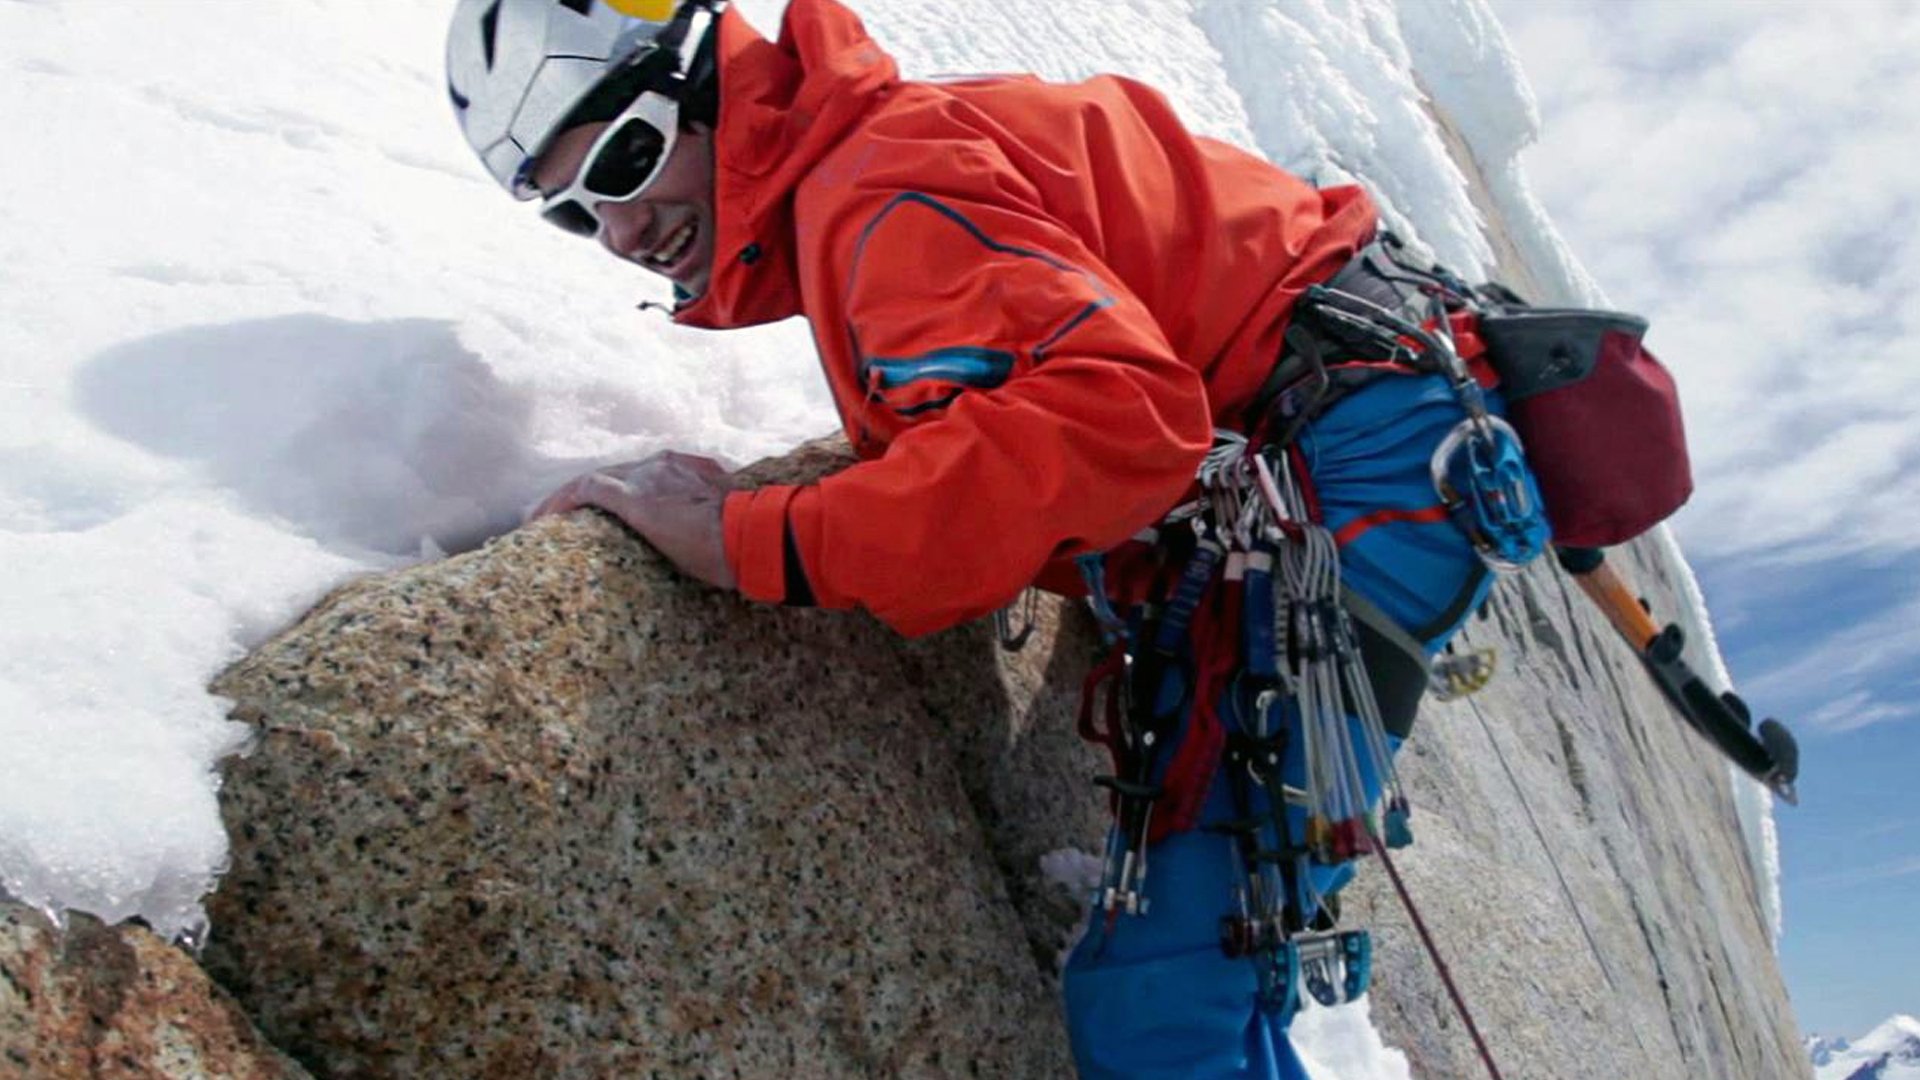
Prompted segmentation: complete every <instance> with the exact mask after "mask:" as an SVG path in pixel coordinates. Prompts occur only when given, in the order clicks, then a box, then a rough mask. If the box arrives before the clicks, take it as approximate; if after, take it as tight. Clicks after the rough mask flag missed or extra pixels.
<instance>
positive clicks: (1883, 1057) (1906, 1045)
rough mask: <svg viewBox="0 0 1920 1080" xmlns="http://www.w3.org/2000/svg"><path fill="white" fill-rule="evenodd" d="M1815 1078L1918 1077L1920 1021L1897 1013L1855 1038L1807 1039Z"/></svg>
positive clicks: (1897, 1079)
mask: <svg viewBox="0 0 1920 1080" xmlns="http://www.w3.org/2000/svg"><path fill="white" fill-rule="evenodd" d="M1807 1049H1808V1052H1809V1054H1810V1055H1811V1056H1812V1058H1813V1065H1814V1072H1813V1075H1814V1080H1920V1020H1916V1019H1914V1018H1913V1017H1911V1016H1906V1015H1896V1016H1893V1017H1891V1018H1889V1019H1888V1020H1887V1021H1886V1022H1885V1023H1883V1024H1881V1025H1880V1026H1879V1027H1877V1028H1874V1029H1873V1030H1872V1031H1870V1032H1868V1033H1867V1034H1865V1035H1863V1036H1861V1037H1860V1038H1858V1039H1855V1040H1852V1041H1849V1040H1847V1039H1840V1038H1819V1037H1815V1038H1812V1039H1809V1040H1808V1046H1807Z"/></svg>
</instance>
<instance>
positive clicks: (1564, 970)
mask: <svg viewBox="0 0 1920 1080" xmlns="http://www.w3.org/2000/svg"><path fill="white" fill-rule="evenodd" d="M1610 561H1612V562H1613V563H1614V564H1615V565H1616V567H1618V568H1619V569H1620V570H1621V571H1622V573H1623V574H1624V575H1626V576H1628V577H1629V578H1630V579H1631V580H1633V581H1635V582H1636V583H1637V584H1638V586H1639V587H1640V590H1641V591H1642V592H1643V593H1644V594H1645V595H1646V597H1647V598H1648V600H1649V601H1650V602H1651V603H1652V605H1653V607H1654V610H1655V611H1656V612H1663V613H1671V612H1676V611H1677V610H1678V605H1679V604H1680V602H1681V601H1680V599H1679V597H1678V596H1677V595H1676V588H1677V586H1676V584H1675V582H1674V581H1673V580H1671V579H1670V577H1669V576H1668V572H1667V570H1666V569H1665V567H1664V564H1663V561H1662V560H1661V559H1660V558H1659V556H1658V548H1657V545H1655V544H1653V543H1651V542H1647V541H1642V542H1639V543H1636V544H1634V545H1631V546H1629V547H1626V548H1619V549H1615V550H1614V551H1613V553H1612V554H1611V556H1610ZM1479 646H1492V647H1494V648H1496V649H1497V650H1498V651H1499V653H1500V658H1501V670H1500V674H1499V676H1498V677H1497V678H1496V679H1495V681H1494V682H1493V684H1492V685H1490V686H1489V687H1488V688H1487V689H1486V690H1484V691H1482V692H1481V693H1479V694H1477V695H1475V696H1474V697H1472V698H1469V699H1467V700H1465V701H1463V702H1457V703H1452V704H1446V705H1440V704H1434V703H1431V702H1430V703H1429V704H1428V705H1427V706H1426V707H1425V708H1424V709H1423V710H1422V716H1421V720H1420V726H1419V727H1418V728H1417V729H1416V731H1415V733H1414V737H1413V742H1412V743H1411V745H1410V751H1409V752H1408V753H1405V754H1403V755H1402V758H1401V760H1402V762H1403V776H1404V777H1405V778H1406V780H1407V781H1408V783H1409V785H1410V787H1411V788H1412V790H1413V791H1414V793H1415V798H1416V800H1417V801H1418V808H1417V810H1416V814H1415V821H1414V832H1415V837H1416V841H1417V842H1416V843H1415V845H1414V847H1412V848H1411V849H1408V850H1407V851H1406V852H1404V853H1402V854H1401V855H1400V857H1399V858H1398V859H1397V860H1396V862H1397V865H1398V866H1399V868H1400V870H1401V873H1402V874H1403V875H1404V876H1405V877H1406V879H1407V884H1408V890H1409V892H1410V893H1411V894H1412V895H1413V898H1414V901H1415V903H1416V904H1418V905H1419V906H1420V909H1421V913H1422V915H1423V916H1424V918H1425V920H1426V922H1427V924H1428V926H1429V927H1430V928H1431V929H1433V931H1434V934H1435V936H1436V937H1437V938H1438V939H1439V945H1440V948H1441V950H1442V955H1443V956H1444V958H1445V959H1446V961H1447V963H1448V966H1449V968H1450V970H1451V971H1452V973H1453V976H1454V978H1455V980H1456V981H1457V982H1458V983H1459V984H1460V988H1461V991H1462V994H1463V995H1464V997H1465V998H1466V1000H1467V1002H1468V1004H1469V1006H1470V1007H1471V1008H1472V1010H1473V1012H1474V1014H1475V1019H1476V1021H1477V1022H1478V1024H1479V1026H1480V1028H1481V1030H1482V1031H1483V1032H1484V1033H1485V1034H1486V1035H1487V1039H1488V1042H1489V1043H1490V1044H1491V1049H1492V1051H1493V1054H1494V1057H1495V1060H1496V1062H1497V1063H1499V1064H1500V1065H1501V1066H1502V1068H1503V1070H1504V1071H1506V1072H1507V1073H1508V1074H1509V1075H1513V1074H1515V1073H1518V1074H1519V1075H1523V1076H1527V1077H1542V1078H1564V1080H1577V1078H1588V1077H1603V1076H1607V1077H1610V1076H1633V1077H1660V1078H1668V1077H1670V1078H1673V1080H1679V1078H1682V1077H1708V1076H1710V1077H1725V1078H1728V1080H1736V1078H1739V1080H1744V1078H1748V1077H1752V1078H1766V1080H1775V1078H1781V1080H1784V1078H1805V1077H1807V1076H1808V1075H1809V1071H1810V1070H1809V1066H1808V1063H1807V1058H1806V1055H1805V1054H1804V1053H1803V1052H1802V1051H1801V1049H1800V1047H1799V1045H1798V1041H1797V1040H1798V1026H1797V1024H1796V1023H1795V1022H1794V1018H1793V1013H1792V1010H1791V1007H1790V1006H1789V1004H1788V1001H1787V996H1786V989H1785V987H1784V985H1783V984H1782V982H1781V978H1780V971H1779V967H1778V963H1777V960H1776V957H1775V955H1774V952H1773V948H1772V944H1771V940H1770V936H1769V931H1768V929H1767V927H1766V925H1765V923H1764V919H1763V916H1762V913H1761V909H1760V906H1759V903H1758V901H1757V899H1756V898H1757V896H1758V888H1759V886H1758V884H1757V883H1756V882H1755V880H1754V876H1753V870H1752V868H1751V866H1750V864H1749V861H1748V857H1747V854H1746V851H1745V849H1744V846H1743V843H1742V841H1741V838H1740V830H1739V825H1738V822H1737V820H1736V819H1735V811H1734V807H1733V803H1732V795H1731V788H1730V781H1729V778H1728V775H1727V770H1726V767H1725V766H1724V765H1723V764H1722V763H1721V762H1720V759H1719V758H1718V757H1717V756H1716V755H1715V754H1714V752H1713V751H1712V750H1711V749H1709V748H1708V747H1707V746H1706V744H1705V742H1704V741H1703V740H1701V739H1699V738H1698V737H1697V736H1695V735H1694V734H1693V733H1692V732H1691V731H1690V730H1688V729H1687V728H1686V727H1685V725H1684V723H1683V722H1682V721H1681V720H1680V719H1679V718H1678V717H1677V716H1675V715H1673V713H1672V711H1671V709H1670V708H1669V707H1668V706H1667V704H1666V702H1665V701H1664V700H1663V699H1662V698H1661V697H1660V694H1659V692H1658V691H1657V690H1656V689H1655V688H1654V686H1653V683H1652V681H1651V680H1650V679H1649V678H1648V677H1647V676H1646V675H1645V674H1644V673H1643V671H1642V670H1641V669H1640V666H1639V662H1638V660H1637V659H1635V658H1634V657H1633V656H1632V654H1631V653H1630V652H1629V650H1627V648H1626V647H1625V645H1624V644H1623V643H1621V642H1620V641H1619V640H1618V639H1617V638H1616V637H1614V636H1613V633H1612V631H1611V630H1610V629H1609V628H1608V627H1607V626H1606V625H1605V624H1604V623H1601V622H1599V621H1598V620H1597V618H1596V617H1595V615H1594V613H1593V611H1592V609H1591V607H1590V605H1588V603H1587V601H1586V599H1585V598H1584V597H1582V596H1580V595H1579V594H1578V591H1577V589H1575V588H1574V586H1573V585H1572V583H1571V582H1570V581H1568V580H1567V579H1566V578H1565V577H1564V576H1563V575H1561V574H1559V573H1558V571H1556V570H1554V569H1552V568H1550V567H1545V566H1536V567H1534V568H1532V569H1530V570H1528V571H1526V572H1525V573H1523V574H1521V575H1519V576H1518V577H1516V578H1514V579H1512V580H1509V581H1507V582H1505V583H1503V584H1502V585H1501V587H1500V588H1499V589H1497V590H1496V591H1495V593H1494V596H1493V600H1492V602H1491V603H1490V604H1489V605H1488V608H1487V610H1486V613H1485V614H1484V615H1483V617H1482V618H1481V619H1478V620H1476V621H1474V622H1473V623H1472V624H1471V625H1470V626H1469V628H1468V630H1467V631H1466V632H1465V634H1464V635H1463V636H1462V638H1461V640H1460V643H1459V646H1458V647H1463V648H1466V647H1479ZM1345 914H1346V917H1347V918H1348V919H1349V920H1352V921H1355V922H1358V923H1361V924H1364V925H1369V926H1372V927H1373V928H1374V947H1375V950H1376V956H1375V971H1376V979H1377V980H1378V981H1377V982H1376V984H1375V991H1374V1003H1375V1004H1374V1018H1375V1020H1376V1022H1377V1023H1378V1025H1379V1027H1380V1029H1381V1031H1382V1033H1383V1034H1384V1036H1385V1037H1386V1040H1387V1042H1388V1044H1389V1045H1392V1046H1396V1047H1398V1048H1400V1049H1402V1050H1404V1051H1405V1052H1406V1053H1407V1055H1408V1057H1409V1059H1410V1061H1411V1063H1412V1065H1413V1073H1414V1075H1415V1076H1435V1077H1441V1076H1444V1077H1454V1076H1459V1077H1466V1076H1474V1075H1484V1068H1483V1067H1482V1066H1481V1065H1480V1064H1479V1062H1478V1059H1477V1057H1476V1055H1475V1052H1474V1048H1473V1045H1472V1043H1471V1041H1470V1040H1469V1039H1467V1038H1466V1036H1465V1034H1464V1032H1463V1031H1462V1030H1461V1026H1460V1024H1459V1022H1458V1020H1457V1019H1456V1018H1455V1015H1454V1010H1453V1006H1452V1004H1451V1003H1450V1002H1449V1000H1448V999H1447V997H1446V995H1445V991H1444V989H1443V988H1442V986H1441V984H1440V981H1439V978H1438V976H1437V975H1436V973H1435V972H1434V969H1433V965H1432V964H1431V962H1430V961H1428V959H1427V958H1426V956H1425V953H1424V951H1423V950H1422V949H1421V947H1420V945H1419V942H1418V939H1417V937H1416V936H1415V934H1414V932H1413V930H1412V927H1411V925H1410V922H1409V920H1408V918H1407V916H1406V913H1405V911H1404V909H1403V908H1402V907H1401V905H1400V902H1399V900H1398V898H1397V897H1395V896H1394V895H1393V893H1392V891H1391V889H1390V887H1389V884H1388V882H1387V881H1386V880H1385V879H1384V875H1381V874H1377V873H1369V874H1365V875H1363V876H1362V877H1361V878H1360V880H1359V881H1357V882H1356V884H1355V886H1354V887H1352V888H1350V889H1349V890H1348V891H1347V894H1346V908H1345Z"/></svg>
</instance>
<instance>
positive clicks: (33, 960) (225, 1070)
mask: <svg viewBox="0 0 1920 1080" xmlns="http://www.w3.org/2000/svg"><path fill="white" fill-rule="evenodd" d="M69 918H70V920H71V921H70V923H69V925H68V927H67V928H66V930H65V931H64V932H62V931H59V930H56V929H55V928H54V926H53V925H52V924H51V923H49V922H48V921H47V920H46V918H45V917H43V916H42V915H40V913H38V912H36V911H34V910H32V909H31V908H28V907H25V906H22V905H20V904H15V903H11V902H0V1077H19V1078H22V1080H28V1078H31V1080H55V1078H74V1080H79V1078H82V1077H101V1078H108V1077H111V1078H116V1080H189V1078H204V1077H220V1078H225V1080H302V1078H305V1077H306V1076H307V1073H306V1071H305V1070H303V1069H301V1068H300V1067H299V1066H298V1065H296V1064H294V1063H293V1062H292V1061H290V1060H288V1059H287V1058H285V1057H284V1056H282V1055H281V1054H280V1052H279V1051H277V1050H275V1049H274V1048H273V1047H271V1046H269V1045H267V1043H266V1041H265V1040H264V1039H262V1038H261V1037H260V1033H259V1032H258V1031H257V1030H255V1029H254V1026H253V1024H252V1022H251V1021H249V1020H248V1019H247V1017H246V1015H245V1014H244V1013H243V1012H242V1011H241V1010H240V1008H239V1007H238V1006H236V1005H235V1004H234V1002H233V1000H232V998H230V997H228V996H227V995H226V994H225V993H224V992H222V991H221V990H220V989H219V988H218V987H216V986H214V985H213V983H212V982H211V981H210V980H209V979H208V978H207V976H206V974H205V973H204V972H202V971H201V970H200V968H199V966H198V965H196V964H195V963H194V962H193V960H192V958H190V957H189V956H187V955H186V954H185V953H183V952H181V951H180V950H179V949H177V948H175V947H174V946H172V945H169V944H167V943H166V942H164V941H162V940H160V939H159V938H158V937H155V936H154V935H153V934H151V933H149V932H148V931H146V930H145V929H143V928H141V927H138V926H132V925H128V926H118V927H112V928H109V927H104V926H102V925H100V923H99V921H98V920H95V919H93V918H91V917H89V916H86V915H80V914H74V915H71V916H69Z"/></svg>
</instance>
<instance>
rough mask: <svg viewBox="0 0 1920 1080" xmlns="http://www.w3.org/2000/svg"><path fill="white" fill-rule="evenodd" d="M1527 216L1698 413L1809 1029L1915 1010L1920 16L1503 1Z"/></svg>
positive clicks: (1790, 966) (1697, 449)
mask: <svg viewBox="0 0 1920 1080" xmlns="http://www.w3.org/2000/svg"><path fill="white" fill-rule="evenodd" d="M1495 6H1496V9H1497V10H1498V11H1499V13H1500V17H1501V20H1502V22H1503V23H1504V24H1505V26H1506V29H1507V32H1508V34H1509V35H1510V36H1511V38H1512V41H1513V45H1514V47H1515V49H1516V51H1517V52H1518V53H1519V55H1520V58H1521V61H1522V63H1523V65H1524V66H1525V67H1526V69H1527V73H1528V77H1529V78H1530V80H1531V81H1532V83H1533V88H1534V92H1535V95H1536V97H1537V99H1538V104H1539V107H1540V114H1541V122H1542V132H1541V138H1540V141H1539V143H1538V145H1537V146H1535V147H1533V148H1531V149H1529V150H1528V151H1527V152H1526V154H1525V155H1524V157H1523V161H1524V163H1525V165H1526V168H1527V172H1528V175H1529V177H1530V179H1531V181H1532V183H1533V186H1534V188H1535V191H1536V193H1537V194H1538V195H1539V196H1540V198H1541V200H1542V202H1544V203H1545V204H1546V206H1547V209H1548V211H1549V213H1550V214H1551V215H1552V216H1553V218H1554V220H1555V221H1556V222H1557V224H1558V225H1559V227H1560V229H1561V231H1562V233H1563V234H1564V235H1565V237H1566V238H1567V240H1568V242H1569V244H1570V245H1571V246H1572V248H1573V250H1574V251H1575V252H1576V253H1577V254H1578V255H1579V256H1580V258H1581V259H1582V260H1583V261H1584V262H1585V263H1586V265H1587V267H1588V268H1589V269H1590V270H1591V271H1592V272H1593V274H1594V276H1595V278H1596V279H1597V280H1598V281H1599V282H1600V284H1601V285H1602V287H1603V288H1605V289H1606V290H1607V292H1608V294H1609V296H1610V298H1611V300H1612V302H1613V303H1614V304H1615V305H1616V306H1619V307H1623V308H1627V309H1629V310H1634V311H1638V312H1641V313H1643V314H1646V315H1648V316H1649V317H1650V318H1651V319H1652V320H1653V327H1654V329H1653V332H1652V334H1651V335H1650V336H1649V342H1650V344H1651V346H1652V347H1653V349H1654V351H1655V352H1656V353H1659V354H1660V355H1661V356H1662V358H1663V359H1664V360H1666V361H1667V363H1668V364H1669V365H1670V366H1671V367H1672V368H1673V369H1674V370H1675V372H1676V375H1677V376H1678V378H1679V381H1680V387H1681V393H1682V396H1683V398H1684V400H1685V403H1686V406H1687V410H1688V423H1689V434H1690V437H1691V440H1692V443H1693V453H1694V458H1695V476H1696V480H1697V482H1698V485H1699V490H1698V493H1697V494H1696V496H1695V498H1694V500H1693V502H1692V504H1691V505H1690V506H1689V507H1688V508H1687V509H1686V510H1684V511H1682V513H1681V514H1680V515H1679V517H1678V518H1677V519H1676V528H1677V530H1678V532H1679V536H1680V539H1681V543H1682V545H1683V546H1684V547H1685V548H1686V550H1687V552H1688V555H1689V558H1690V559H1691V560H1692V561H1693V563H1694V567H1695V569H1696V571H1697V572H1698V573H1699V575H1700V577H1701V581H1702V586H1703V588H1704V589H1705V591H1706V594H1707V598H1708V603H1709V606H1710V608H1711V609H1712V612H1713V616H1714V623H1715V627H1716V630H1717V632H1718V635H1719V637H1720V643H1721V647H1722V651H1723V652H1724V653H1725V655H1726V658H1727V661H1728V664H1729V667H1730V668H1731V669H1732V671H1733V674H1734V677H1735V679H1736V680H1737V682H1738V685H1739V689H1740V690H1741V691H1742V692H1743V693H1744V694H1745V695H1746V697H1747V698H1748V700H1749V701H1750V702H1751V703H1752V704H1753V706H1754V709H1755V711H1756V712H1757V713H1761V714H1776V715H1779V716H1781V717H1782V718H1784V719H1787V720H1788V721H1789V722H1790V723H1792V724H1793V726H1794V727H1795V730H1796V731H1797V732H1798V734H1799V736H1800V741H1801V746H1802V750H1803V753H1804V757H1805V766H1804V770H1803V774H1802V780H1801V805H1800V806H1799V807H1798V808H1792V807H1786V806H1780V807H1779V808H1778V811H1777V814H1776V818H1777V820H1778V822H1779V827H1780V837H1781V850H1782V858H1783V861H1784V863H1785V872H1784V875H1783V879H1782V894H1783V896H1782V899H1783V903H1784V907H1785V920H1786V935H1785V938H1784V940H1783V941H1782V943H1781V960H1782V964H1783V967H1784V969H1785V972H1786V978H1787V985H1788V989H1789V990H1790V991H1791V992H1792V994H1793V999H1794V1006H1795V1010H1796V1012H1797V1013H1798V1015H1799V1018H1800V1021H1801V1024H1802V1025H1803V1026H1804V1027H1805V1028H1806V1029H1808V1030H1810V1031H1822V1032H1832V1033H1840V1034H1849V1035H1859V1034H1863V1033H1864V1032H1866V1031H1867V1030H1868V1029H1869V1028H1871V1027H1872V1026H1874V1025H1875V1024H1878V1023H1879V1022H1880V1021H1882V1020H1884V1019H1886V1018H1887V1016H1889V1015H1890V1014H1892V1013H1895V1012H1907V1013H1915V1012H1920V921H1916V920H1915V919H1914V918H1912V916H1913V915H1914V914H1915V913H1917V912H1920V827H1916V823H1917V822H1920V817H1917V816H1916V810H1915V794H1916V791H1915V789H1916V788H1920V660H1917V659H1916V656H1920V573H1916V572H1915V569H1914V568H1915V565H1916V559H1920V470H1917V469H1915V468H1914V466H1915V465H1916V464H1920V357H1916V355H1915V353H1916V350H1917V349H1920V333H1917V332H1920V232H1917V231H1916V230H1917V229H1920V182H1916V180H1915V178H1914V175H1913V173H1912V171H1911V168H1910V166H1908V165H1907V164H1906V163H1907V162H1909V161H1910V160H1911V159H1910V157H1909V155H1908V153H1907V149H1908V148H1909V147H1910V146H1912V145H1914V144H1915V142H1916V140H1917V139H1920V63H1916V62H1915V61H1914V59H1913V57H1915V56H1916V55H1920V4H1914V3H1911V2H1907V3H1878V2H1867V0H1843V2H1836V3H1829V4H1821V5H1810V4H1787V3H1735V2H1703V0H1693V2H1679V3H1676V2H1664V3H1655V2H1643V0H1608V2H1606V3H1596V2H1577V3H1576V2H1553V3H1541V2H1538V0H1533V2H1525V3H1522V2H1518V0H1496V4H1495Z"/></svg>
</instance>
